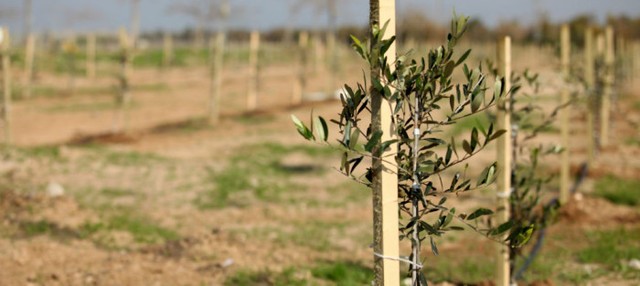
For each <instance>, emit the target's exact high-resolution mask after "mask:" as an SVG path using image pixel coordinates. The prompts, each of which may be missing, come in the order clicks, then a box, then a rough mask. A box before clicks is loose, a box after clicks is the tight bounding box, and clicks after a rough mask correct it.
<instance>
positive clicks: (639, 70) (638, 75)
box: [631, 41, 640, 83]
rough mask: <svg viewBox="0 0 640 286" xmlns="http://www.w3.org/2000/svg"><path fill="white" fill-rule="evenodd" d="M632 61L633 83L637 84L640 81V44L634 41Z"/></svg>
mask: <svg viewBox="0 0 640 286" xmlns="http://www.w3.org/2000/svg"><path fill="white" fill-rule="evenodd" d="M631 61H632V65H633V67H632V68H631V74H632V77H633V82H634V83H637V82H638V79H640V42H638V41H634V42H633V45H632V46H631Z"/></svg>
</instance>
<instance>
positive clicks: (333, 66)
mask: <svg viewBox="0 0 640 286" xmlns="http://www.w3.org/2000/svg"><path fill="white" fill-rule="evenodd" d="M337 56H338V54H337V50H336V34H335V33H333V32H328V33H327V66H328V68H327V70H328V71H329V75H328V76H327V94H328V95H332V94H333V92H334V91H335V85H336V77H337V73H338V60H337Z"/></svg>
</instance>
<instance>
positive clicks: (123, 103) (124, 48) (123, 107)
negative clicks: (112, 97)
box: [114, 28, 132, 133]
mask: <svg viewBox="0 0 640 286" xmlns="http://www.w3.org/2000/svg"><path fill="white" fill-rule="evenodd" d="M118 38H119V40H120V95H119V97H118V103H119V105H120V111H119V112H120V113H119V115H120V124H117V123H114V127H115V128H114V129H115V130H114V131H116V132H117V131H120V132H123V133H125V132H127V131H128V130H127V128H128V118H127V115H128V114H127V112H128V109H129V105H130V103H131V92H130V83H129V77H130V76H131V44H132V43H131V41H130V39H129V35H128V34H127V30H125V29H124V28H121V29H120V31H119V35H118ZM116 122H117V121H116Z"/></svg>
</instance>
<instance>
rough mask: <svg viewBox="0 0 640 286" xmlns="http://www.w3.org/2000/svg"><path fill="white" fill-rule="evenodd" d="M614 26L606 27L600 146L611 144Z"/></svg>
mask: <svg viewBox="0 0 640 286" xmlns="http://www.w3.org/2000/svg"><path fill="white" fill-rule="evenodd" d="M613 43H614V42H613V28H612V27H611V26H607V28H606V29H605V44H604V48H605V52H604V66H605V74H604V79H603V90H602V103H601V105H600V108H601V109H600V147H606V146H607V145H609V118H610V117H611V93H612V92H613V82H614V81H615V66H614V60H615V58H614V50H613V49H614V47H613Z"/></svg>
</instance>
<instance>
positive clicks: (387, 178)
mask: <svg viewBox="0 0 640 286" xmlns="http://www.w3.org/2000/svg"><path fill="white" fill-rule="evenodd" d="M369 13H370V14H369V23H370V29H371V28H373V27H374V26H379V27H381V26H383V25H384V24H385V23H388V24H387V25H388V26H387V30H386V32H385V35H384V38H386V39H388V38H390V37H392V36H394V35H395V33H396V3H395V0H370V1H369ZM386 56H387V61H388V62H389V63H393V62H395V59H396V46H395V43H394V44H393V45H392V46H391V47H390V48H389V50H388V51H387V55H386ZM390 66H391V67H393V64H390ZM381 72H382V71H381V69H380V67H376V66H373V67H372V70H371V77H372V78H381V77H382V74H381ZM371 90H374V89H373V88H371ZM392 108H393V107H392V106H391V104H390V102H388V101H387V100H386V99H384V98H383V97H382V95H381V94H379V93H377V92H373V93H372V94H371V128H372V132H376V131H382V138H381V139H380V140H381V141H382V142H385V141H388V140H393V139H394V138H395V135H394V134H395V129H394V125H393V120H392V119H393V109H392ZM397 148H398V147H397V145H395V144H394V145H392V146H390V148H389V149H387V150H379V149H374V150H373V154H374V157H373V161H372V171H373V179H372V184H371V186H372V189H373V200H372V202H373V251H374V252H375V253H376V254H379V255H374V273H375V281H374V282H375V284H374V285H377V286H380V285H385V286H390V285H398V283H399V281H400V263H399V262H398V261H397V260H393V259H385V258H382V257H398V256H399V255H400V249H399V243H400V242H399V231H398V225H399V219H398V176H397V166H395V165H394V164H393V162H394V161H395V160H393V158H394V157H395V155H396V152H397Z"/></svg>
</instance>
